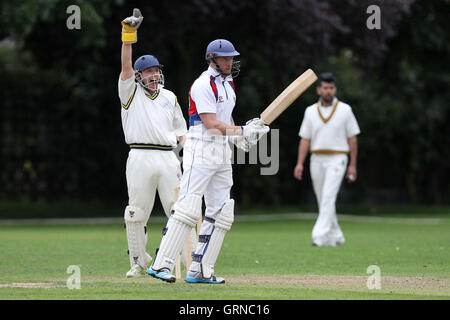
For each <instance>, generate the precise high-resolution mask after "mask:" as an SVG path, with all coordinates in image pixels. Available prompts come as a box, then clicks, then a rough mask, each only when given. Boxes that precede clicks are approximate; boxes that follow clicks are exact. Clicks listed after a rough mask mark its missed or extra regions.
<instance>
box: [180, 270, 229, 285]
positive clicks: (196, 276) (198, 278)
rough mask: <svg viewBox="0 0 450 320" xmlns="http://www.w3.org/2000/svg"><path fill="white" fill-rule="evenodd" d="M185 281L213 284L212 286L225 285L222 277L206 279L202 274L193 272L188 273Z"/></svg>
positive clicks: (213, 276)
mask: <svg viewBox="0 0 450 320" xmlns="http://www.w3.org/2000/svg"><path fill="white" fill-rule="evenodd" d="M184 281H186V282H188V283H212V284H220V283H225V279H224V278H222V277H218V276H215V275H212V276H211V278H204V277H203V275H202V274H201V273H200V272H191V271H189V272H188V274H187V276H186V279H184Z"/></svg>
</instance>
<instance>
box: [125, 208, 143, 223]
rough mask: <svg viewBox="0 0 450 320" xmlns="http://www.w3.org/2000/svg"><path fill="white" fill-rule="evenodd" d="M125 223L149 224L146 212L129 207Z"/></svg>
mask: <svg viewBox="0 0 450 320" xmlns="http://www.w3.org/2000/svg"><path fill="white" fill-rule="evenodd" d="M124 219H125V222H144V223H145V222H147V221H146V219H147V217H146V214H145V212H144V210H142V209H141V208H139V207H134V206H127V207H126V208H125V214H124Z"/></svg>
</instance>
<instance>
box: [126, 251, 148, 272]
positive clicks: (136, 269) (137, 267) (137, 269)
mask: <svg viewBox="0 0 450 320" xmlns="http://www.w3.org/2000/svg"><path fill="white" fill-rule="evenodd" d="M150 262H152V257H151V256H150V255H149V254H148V253H145V257H144V263H145V264H144V267H141V266H140V265H139V264H137V263H133V265H132V266H131V268H130V270H128V272H127V274H126V277H127V278H135V277H137V276H139V275H141V274H144V273H145V269H147V268H148V265H149V264H150Z"/></svg>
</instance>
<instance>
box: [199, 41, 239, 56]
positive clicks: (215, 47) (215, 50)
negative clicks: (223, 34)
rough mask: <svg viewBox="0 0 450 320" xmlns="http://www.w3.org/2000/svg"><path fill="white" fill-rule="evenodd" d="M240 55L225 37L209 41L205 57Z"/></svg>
mask: <svg viewBox="0 0 450 320" xmlns="http://www.w3.org/2000/svg"><path fill="white" fill-rule="evenodd" d="M238 55H240V54H239V52H237V51H236V49H234V46H233V44H232V43H231V42H230V41H228V40H225V39H216V40H214V41H211V42H210V43H209V44H208V47H207V48H206V55H205V59H206V60H208V59H214V58H215V57H235V56H238Z"/></svg>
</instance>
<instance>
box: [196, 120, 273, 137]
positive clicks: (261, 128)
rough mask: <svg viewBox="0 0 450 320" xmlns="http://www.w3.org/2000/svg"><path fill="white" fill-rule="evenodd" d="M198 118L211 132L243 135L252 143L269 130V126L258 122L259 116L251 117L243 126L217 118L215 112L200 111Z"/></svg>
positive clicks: (225, 134)
mask: <svg viewBox="0 0 450 320" xmlns="http://www.w3.org/2000/svg"><path fill="white" fill-rule="evenodd" d="M199 116H200V119H201V120H202V122H203V124H204V125H205V127H206V129H207V130H209V131H210V133H211V134H219V135H224V136H244V137H247V138H248V139H250V140H251V141H252V142H253V143H254V144H255V143H256V142H257V141H258V140H259V138H260V137H261V136H263V135H264V134H266V133H267V132H269V130H270V128H269V127H268V126H265V125H261V124H260V123H259V121H260V120H259V118H255V119H252V120H250V121H248V122H247V124H246V125H245V126H235V125H230V124H227V123H225V122H223V121H220V120H217V117H216V114H215V113H200V114H199Z"/></svg>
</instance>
